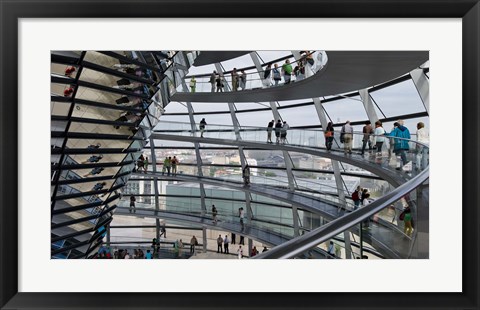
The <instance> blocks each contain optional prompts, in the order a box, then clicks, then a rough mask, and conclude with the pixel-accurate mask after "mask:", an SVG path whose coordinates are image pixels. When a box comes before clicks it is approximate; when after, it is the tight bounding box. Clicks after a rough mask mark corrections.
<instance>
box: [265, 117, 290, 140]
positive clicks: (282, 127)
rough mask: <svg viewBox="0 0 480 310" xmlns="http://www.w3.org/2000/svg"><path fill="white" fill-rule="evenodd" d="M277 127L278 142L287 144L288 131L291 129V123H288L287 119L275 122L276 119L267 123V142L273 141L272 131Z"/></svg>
mask: <svg viewBox="0 0 480 310" xmlns="http://www.w3.org/2000/svg"><path fill="white" fill-rule="evenodd" d="M274 129H275V137H276V138H277V139H276V141H275V142H276V143H277V144H278V143H282V144H285V142H286V141H287V131H288V129H290V125H288V124H287V121H283V123H282V120H280V119H279V120H278V121H277V123H275V120H273V119H272V120H271V121H270V122H269V123H268V125H267V143H273V142H272V131H273V130H274Z"/></svg>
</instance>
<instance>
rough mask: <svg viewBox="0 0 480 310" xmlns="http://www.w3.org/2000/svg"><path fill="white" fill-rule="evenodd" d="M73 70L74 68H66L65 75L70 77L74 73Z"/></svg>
mask: <svg viewBox="0 0 480 310" xmlns="http://www.w3.org/2000/svg"><path fill="white" fill-rule="evenodd" d="M75 70H76V69H75V67H72V66H70V67H67V69H65V75H66V76H69V77H70V76H72V73H73V72H75Z"/></svg>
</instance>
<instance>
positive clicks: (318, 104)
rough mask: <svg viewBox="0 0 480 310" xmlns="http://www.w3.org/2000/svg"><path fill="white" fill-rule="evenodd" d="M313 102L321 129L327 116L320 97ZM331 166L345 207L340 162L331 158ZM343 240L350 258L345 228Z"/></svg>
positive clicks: (325, 125) (346, 254) (348, 234)
mask: <svg viewBox="0 0 480 310" xmlns="http://www.w3.org/2000/svg"><path fill="white" fill-rule="evenodd" d="M313 103H314V106H315V110H316V111H317V115H318V119H319V120H320V124H322V129H324V128H327V125H328V121H327V116H326V114H325V110H324V109H323V107H322V102H321V100H320V98H313ZM332 167H333V175H334V177H335V184H336V187H337V193H338V198H339V199H340V201H341V202H342V204H343V205H344V206H345V207H346V205H347V200H346V197H345V191H343V188H344V183H343V178H342V173H341V171H340V163H339V162H338V161H336V160H332ZM338 210H339V211H340V209H338ZM344 240H345V257H346V258H351V257H352V246H351V244H350V231H348V230H347V231H345V232H344Z"/></svg>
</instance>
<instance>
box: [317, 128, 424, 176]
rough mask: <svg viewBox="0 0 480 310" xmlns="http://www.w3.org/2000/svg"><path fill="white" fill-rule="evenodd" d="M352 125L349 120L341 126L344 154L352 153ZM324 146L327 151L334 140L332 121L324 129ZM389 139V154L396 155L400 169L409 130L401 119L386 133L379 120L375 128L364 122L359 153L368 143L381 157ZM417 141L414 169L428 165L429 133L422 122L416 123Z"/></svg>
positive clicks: (408, 140)
mask: <svg viewBox="0 0 480 310" xmlns="http://www.w3.org/2000/svg"><path fill="white" fill-rule="evenodd" d="M353 134H354V131H353V126H352V125H351V123H350V121H348V120H347V121H346V122H345V124H344V125H343V126H342V129H341V132H340V143H342V144H343V150H344V154H352V144H353ZM324 135H325V146H326V149H327V150H328V151H330V150H331V149H332V144H333V140H334V128H333V123H332V122H329V123H328V125H327V128H325V131H324ZM387 139H389V141H390V149H389V156H390V155H391V152H393V153H394V154H395V155H396V156H397V157H398V160H397V167H396V169H397V170H401V169H402V167H403V166H405V165H406V164H407V162H408V160H407V155H406V153H407V152H408V151H409V150H410V145H409V142H410V139H411V135H410V131H409V129H408V128H407V127H405V125H404V121H403V120H398V121H396V122H395V123H394V124H393V128H392V130H391V131H390V133H387V132H386V131H385V129H384V128H383V126H382V122H381V121H376V122H375V128H373V127H372V125H371V122H370V121H367V122H365V125H364V126H363V129H362V148H361V151H360V155H364V154H365V150H366V148H367V145H368V149H369V150H374V151H375V155H376V157H382V148H383V145H384V143H385V142H386V141H387ZM417 142H419V143H417V144H416V150H415V151H416V153H417V156H416V160H415V161H416V167H415V168H416V169H417V170H418V169H421V170H423V169H425V168H426V166H427V165H428V143H429V135H428V132H427V130H426V129H425V124H424V123H423V122H419V123H417Z"/></svg>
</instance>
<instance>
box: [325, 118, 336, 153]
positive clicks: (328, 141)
mask: <svg viewBox="0 0 480 310" xmlns="http://www.w3.org/2000/svg"><path fill="white" fill-rule="evenodd" d="M333 134H334V129H333V123H332V122H328V125H327V128H326V129H325V146H326V147H327V151H330V150H331V149H332V144H333Z"/></svg>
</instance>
